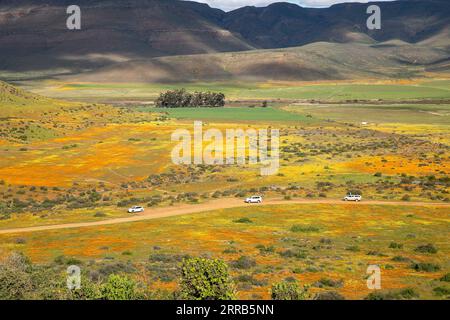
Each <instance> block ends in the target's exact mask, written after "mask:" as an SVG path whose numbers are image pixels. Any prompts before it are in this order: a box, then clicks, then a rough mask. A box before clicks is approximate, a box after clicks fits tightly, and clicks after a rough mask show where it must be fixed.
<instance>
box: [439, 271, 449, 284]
mask: <svg viewBox="0 0 450 320" xmlns="http://www.w3.org/2000/svg"><path fill="white" fill-rule="evenodd" d="M439 280H440V281H444V282H450V273H447V274H445V275H443V276H442V278H440V279H439Z"/></svg>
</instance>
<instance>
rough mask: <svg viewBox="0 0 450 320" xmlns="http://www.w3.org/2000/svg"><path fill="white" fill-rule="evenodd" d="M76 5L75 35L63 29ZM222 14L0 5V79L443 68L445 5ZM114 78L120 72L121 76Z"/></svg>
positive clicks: (307, 74) (408, 1) (134, 6)
mask: <svg viewBox="0 0 450 320" xmlns="http://www.w3.org/2000/svg"><path fill="white" fill-rule="evenodd" d="M72 4H77V5H79V6H80V8H81V12H82V20H81V21H82V27H81V30H68V29H67V27H66V19H67V17H68V15H67V13H66V8H67V7H68V6H69V5H72ZM373 4H376V5H378V6H379V7H380V8H381V13H382V28H381V30H368V28H367V26H366V20H367V18H368V16H369V15H368V14H367V13H366V9H367V7H368V4H360V3H345V4H338V5H334V6H331V7H329V8H302V7H300V6H298V5H295V4H290V3H275V4H272V5H269V6H267V7H243V8H240V9H237V10H234V11H231V12H224V11H222V10H219V9H214V8H211V7H209V6H208V5H206V4H201V3H196V2H191V1H179V0H103V1H88V0H78V1H76V0H47V1H39V0H0V48H1V50H0V78H3V79H5V78H6V80H8V79H7V78H8V76H4V75H11V74H14V75H15V76H14V77H17V75H20V74H22V75H24V76H23V77H24V78H30V77H34V78H36V77H65V78H69V79H77V80H80V81H82V80H88V79H89V80H98V81H125V80H124V79H126V80H127V81H177V80H182V81H193V80H199V79H200V80H201V79H212V80H214V79H216V80H222V79H235V78H243V79H247V78H252V79H253V78H255V79H256V78H257V79H259V78H261V79H264V78H267V77H269V78H270V77H272V78H273V77H275V78H279V79H294V80H314V79H337V78H352V77H368V76H369V77H370V76H377V75H378V76H382V77H385V76H386V77H397V76H400V75H401V74H404V75H411V76H412V75H415V74H417V73H418V72H419V71H420V70H422V71H430V70H432V71H439V72H442V71H445V72H446V71H448V63H449V53H450V23H449V22H450V6H449V5H448V1H447V0H399V1H393V2H374V3H373ZM121 73H124V74H122V75H121Z"/></svg>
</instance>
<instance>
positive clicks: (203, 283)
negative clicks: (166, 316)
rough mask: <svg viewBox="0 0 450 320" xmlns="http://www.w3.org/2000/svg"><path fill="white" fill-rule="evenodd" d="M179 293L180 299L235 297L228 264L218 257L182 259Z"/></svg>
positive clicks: (226, 298) (222, 298)
mask: <svg viewBox="0 0 450 320" xmlns="http://www.w3.org/2000/svg"><path fill="white" fill-rule="evenodd" d="M180 295H181V298H182V299H189V300H232V299H235V290H234V285H233V282H232V280H231V278H230V276H229V274H228V266H227V265H226V264H225V262H223V261H222V260H218V259H204V258H189V259H184V260H183V263H182V266H181V292H180Z"/></svg>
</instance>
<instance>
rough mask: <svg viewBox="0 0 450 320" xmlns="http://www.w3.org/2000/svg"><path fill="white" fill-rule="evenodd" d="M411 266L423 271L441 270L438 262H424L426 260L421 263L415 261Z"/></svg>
mask: <svg viewBox="0 0 450 320" xmlns="http://www.w3.org/2000/svg"><path fill="white" fill-rule="evenodd" d="M411 268H412V269H414V270H416V271H423V272H436V271H439V270H441V267H440V266H439V265H437V264H434V263H424V262H420V263H413V264H412V265H411Z"/></svg>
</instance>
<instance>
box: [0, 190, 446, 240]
mask: <svg viewBox="0 0 450 320" xmlns="http://www.w3.org/2000/svg"><path fill="white" fill-rule="evenodd" d="M288 204H331V205H353V206H364V205H391V206H397V205H398V206H434V207H448V208H450V204H446V203H427V202H394V201H364V202H361V203H348V202H343V201H340V200H330V199H323V200H310V199H295V200H280V199H267V200H265V201H264V203H263V204H252V205H249V204H245V203H244V202H243V201H242V199H234V198H231V199H229V198H227V199H220V200H214V201H210V202H207V203H202V204H197V205H187V204H185V205H179V206H174V207H167V208H156V209H147V210H146V212H145V213H142V214H137V215H135V216H132V217H124V218H115V219H110V220H103V221H94V222H79V223H67V224H57V225H48V226H37V227H26V228H16V229H4V230H0V235H1V234H13V233H27V232H36V231H46V230H59V229H72V228H83V227H95V226H105V225H111V224H119V223H129V222H136V221H144V220H152V219H158V218H166V217H173V216H180V215H185V214H191V213H200V212H207V211H212V210H220V209H229V208H239V207H245V206H269V205H288Z"/></svg>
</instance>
